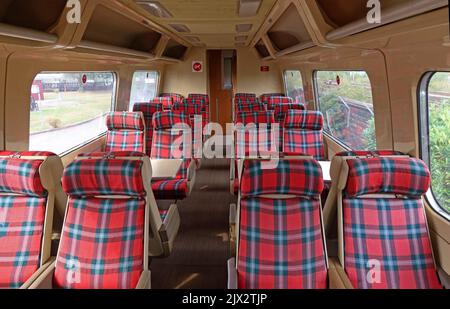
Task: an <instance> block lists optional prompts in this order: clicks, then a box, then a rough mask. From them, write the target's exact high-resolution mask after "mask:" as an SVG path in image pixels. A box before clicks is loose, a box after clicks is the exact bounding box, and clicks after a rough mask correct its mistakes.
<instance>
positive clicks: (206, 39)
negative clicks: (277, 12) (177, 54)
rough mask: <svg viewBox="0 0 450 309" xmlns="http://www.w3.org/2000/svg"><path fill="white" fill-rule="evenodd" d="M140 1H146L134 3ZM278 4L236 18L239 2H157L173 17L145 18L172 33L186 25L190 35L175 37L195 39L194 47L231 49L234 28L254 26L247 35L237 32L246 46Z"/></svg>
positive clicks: (266, 1)
mask: <svg viewBox="0 0 450 309" xmlns="http://www.w3.org/2000/svg"><path fill="white" fill-rule="evenodd" d="M142 1H146V0H136V2H142ZM148 1H151V0H148ZM277 1H280V0H262V1H261V6H260V7H259V10H258V13H257V15H256V16H253V17H239V3H240V0H158V2H159V3H160V4H162V5H163V6H164V8H165V9H167V11H169V12H170V15H172V17H169V18H157V17H154V16H152V15H150V14H148V15H149V18H150V19H151V20H154V21H155V22H157V23H158V24H160V25H162V26H164V27H166V28H168V29H170V30H173V29H172V28H171V27H170V26H169V25H170V24H181V25H185V26H186V27H188V28H189V29H190V32H189V33H178V34H179V35H180V36H182V37H189V36H195V37H198V38H199V39H200V41H199V42H197V43H194V45H198V46H204V45H206V46H207V47H212V48H218V47H220V48H231V47H234V46H235V43H236V41H235V37H236V36H237V35H238V33H237V32H236V25H237V24H252V25H253V27H252V29H251V30H250V31H249V32H247V33H239V35H242V34H244V35H248V40H247V41H246V42H245V43H246V44H249V43H250V42H251V40H252V39H253V36H254V35H255V34H256V32H257V31H258V29H259V28H260V26H261V25H262V23H263V22H264V20H265V19H266V17H267V16H268V14H269V13H270V11H271V9H272V8H273V6H274V5H275V3H276V2H277Z"/></svg>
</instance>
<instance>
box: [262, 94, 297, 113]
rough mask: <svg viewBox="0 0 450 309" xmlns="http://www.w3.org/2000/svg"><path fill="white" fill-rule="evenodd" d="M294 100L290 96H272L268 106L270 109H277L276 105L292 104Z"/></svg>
mask: <svg viewBox="0 0 450 309" xmlns="http://www.w3.org/2000/svg"><path fill="white" fill-rule="evenodd" d="M292 103H294V100H292V98H290V97H270V98H269V99H268V101H267V107H268V108H269V109H270V110H273V109H275V106H277V105H279V104H292Z"/></svg>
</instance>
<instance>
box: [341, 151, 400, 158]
mask: <svg viewBox="0 0 450 309" xmlns="http://www.w3.org/2000/svg"><path fill="white" fill-rule="evenodd" d="M336 156H338V157H383V156H406V155H405V154H404V153H403V152H400V151H395V150H375V151H364V150H363V151H360V150H357V151H353V150H352V151H343V152H340V153H337V154H336Z"/></svg>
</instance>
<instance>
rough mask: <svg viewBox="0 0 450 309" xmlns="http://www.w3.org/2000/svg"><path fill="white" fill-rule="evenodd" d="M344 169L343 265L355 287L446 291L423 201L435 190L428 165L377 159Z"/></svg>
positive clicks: (359, 160)
mask: <svg viewBox="0 0 450 309" xmlns="http://www.w3.org/2000/svg"><path fill="white" fill-rule="evenodd" d="M344 164H345V165H346V166H347V167H346V168H345V169H343V170H342V172H341V177H342V178H341V181H340V182H339V190H340V192H341V193H340V199H341V204H340V205H341V206H339V208H338V212H339V218H341V219H340V220H339V222H338V225H339V230H340V234H341V235H342V238H341V241H340V242H339V259H340V263H341V265H342V266H343V268H344V270H345V273H346V274H347V276H348V277H349V279H350V282H351V284H352V285H353V287H355V288H360V289H371V288H372V289H390V288H394V289H425V288H442V286H441V284H440V282H439V279H438V276H437V272H436V268H435V264H434V258H433V253H432V247H431V241H430V237H429V234H428V227H427V222H426V218H425V212H424V206H423V200H422V197H423V195H424V194H425V193H426V192H427V191H428V189H429V186H430V172H429V170H428V167H427V166H426V165H425V163H423V162H422V161H420V160H417V159H413V158H406V157H372V158H348V159H346V161H345V162H344ZM369 279H370V280H369Z"/></svg>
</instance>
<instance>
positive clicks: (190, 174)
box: [187, 159, 197, 181]
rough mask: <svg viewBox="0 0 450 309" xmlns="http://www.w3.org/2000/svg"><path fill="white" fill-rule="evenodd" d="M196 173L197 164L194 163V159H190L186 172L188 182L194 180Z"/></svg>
mask: <svg viewBox="0 0 450 309" xmlns="http://www.w3.org/2000/svg"><path fill="white" fill-rule="evenodd" d="M196 171H197V163H195V160H194V159H191V162H190V163H189V167H188V170H187V179H188V181H191V180H193V179H194V178H195V173H196Z"/></svg>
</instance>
